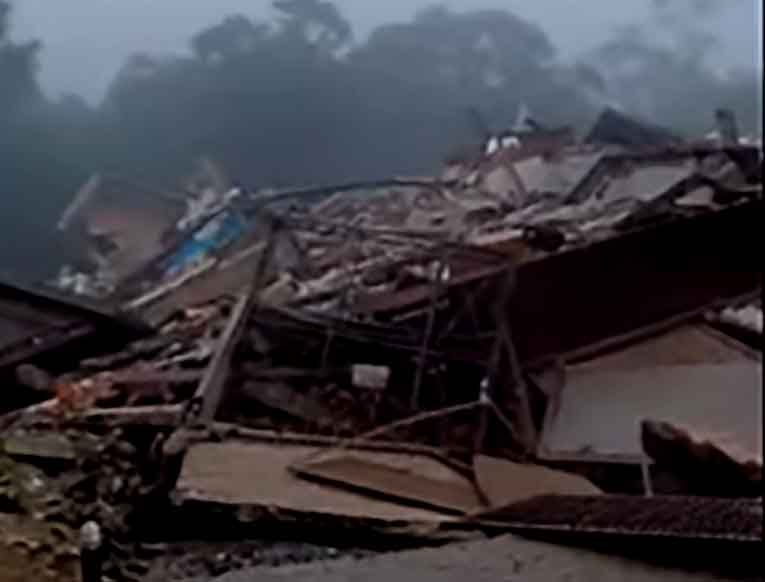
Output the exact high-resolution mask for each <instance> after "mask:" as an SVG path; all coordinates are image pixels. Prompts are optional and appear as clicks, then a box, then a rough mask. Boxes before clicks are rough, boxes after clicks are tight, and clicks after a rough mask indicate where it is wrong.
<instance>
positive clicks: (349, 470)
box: [0, 111, 762, 579]
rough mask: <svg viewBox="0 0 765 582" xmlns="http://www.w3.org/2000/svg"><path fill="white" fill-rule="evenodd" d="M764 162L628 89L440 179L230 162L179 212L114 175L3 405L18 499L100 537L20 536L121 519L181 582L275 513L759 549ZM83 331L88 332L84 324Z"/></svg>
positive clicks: (125, 571)
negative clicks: (263, 179) (641, 111)
mask: <svg viewBox="0 0 765 582" xmlns="http://www.w3.org/2000/svg"><path fill="white" fill-rule="evenodd" d="M761 168H762V154H761V151H760V150H758V149H757V148H755V147H752V146H747V145H741V144H731V143H724V144H710V143H694V144H690V143H685V142H682V141H680V140H678V139H677V138H675V137H674V136H672V135H671V134H669V133H668V132H663V131H661V130H660V128H654V127H645V126H643V125H641V124H640V123H639V122H635V121H634V120H630V119H628V118H624V116H621V115H620V114H615V113H614V112H610V111H607V112H605V113H604V115H603V117H601V119H600V120H599V121H598V123H597V124H596V126H595V127H594V128H593V131H592V132H591V133H590V135H589V137H588V139H587V140H586V141H585V143H579V142H577V141H576V140H575V139H574V136H573V134H572V132H570V130H567V129H566V128H563V129H553V130H548V129H532V130H527V131H521V132H518V131H515V132H508V133H506V134H503V135H499V136H494V137H491V138H490V140H489V143H487V144H486V147H484V148H482V149H481V151H480V152H478V153H476V155H475V156H473V157H472V158H470V159H463V160H459V161H456V160H455V161H452V162H451V163H450V164H449V165H448V166H447V167H446V168H445V170H444V173H443V174H442V175H441V176H440V177H438V178H432V179H422V178H420V179H404V178H399V179H391V180H386V181H379V182H368V183H353V184H343V185H338V186H331V187H317V188H305V189H300V190H289V191H257V192H249V191H247V190H246V189H244V188H239V187H234V186H232V185H231V184H230V183H228V182H227V181H226V180H225V179H224V178H223V177H222V176H221V174H220V172H217V171H216V170H215V168H214V166H213V165H211V164H210V163H209V162H205V164H203V171H202V173H201V177H199V176H197V177H195V180H194V183H193V184H187V185H186V187H185V191H187V192H188V195H187V197H186V198H184V199H182V200H183V202H182V203H181V202H179V199H178V197H177V196H165V197H160V198H161V199H160V200H152V201H146V202H143V201H139V200H138V199H137V198H133V199H132V200H130V201H129V202H124V201H120V197H119V196H116V194H115V193H114V190H113V189H110V187H107V186H105V185H104V182H105V181H104V179H102V178H100V177H97V176H96V177H94V178H92V179H91V180H90V181H89V182H88V183H87V184H86V185H85V186H84V187H83V189H82V190H81V191H80V192H79V193H78V194H77V196H75V199H74V201H73V203H72V205H70V207H69V208H68V209H67V211H66V212H65V213H64V216H62V219H61V223H60V228H62V229H70V228H74V229H77V230H78V231H79V232H80V233H84V235H85V236H86V237H87V238H88V241H89V244H90V247H89V251H88V253H89V255H90V256H91V258H92V260H91V261H90V266H89V267H87V268H77V267H78V266H67V267H66V268H62V273H61V276H60V277H59V278H58V280H57V281H54V282H53V283H52V286H53V287H55V288H56V295H55V302H56V303H55V307H56V309H57V310H59V311H61V312H63V313H64V314H66V317H65V318H63V319H65V320H66V322H65V323H61V321H60V320H61V319H62V318H61V317H60V316H54V315H51V316H50V317H49V318H43V319H44V320H45V321H43V324H42V325H41V324H38V323H36V322H35V323H34V324H31V322H30V321H29V320H28V319H25V318H24V317H21V316H20V314H21V313H22V311H20V308H19V307H18V306H17V305H16V303H13V302H12V300H13V301H16V302H18V301H19V299H18V298H19V297H21V300H22V301H23V302H27V303H28V302H29V301H31V299H32V294H31V293H28V292H27V291H26V290H23V289H19V288H17V287H13V286H8V287H7V288H6V286H3V287H2V290H3V293H4V297H3V302H4V304H6V305H8V306H9V308H8V309H4V310H3V313H2V314H0V315H2V317H3V320H2V324H3V327H2V329H3V330H5V329H6V327H7V328H8V329H10V330H17V329H22V330H23V331H24V333H23V334H21V336H19V337H15V336H13V334H11V335H10V336H9V338H10V340H9V341H8V342H5V340H4V343H3V346H2V350H3V351H2V353H3V358H2V360H0V364H1V365H0V372H2V373H3V374H5V377H7V378H8V379H9V380H8V385H9V386H11V385H12V386H13V390H14V391H16V392H18V393H19V394H22V395H24V398H21V399H11V400H9V401H8V402H7V403H6V402H3V403H2V406H3V407H4V414H3V415H1V416H0V430H2V434H3V435H4V436H3V447H4V451H5V458H7V463H8V464H9V467H11V468H12V469H9V470H8V475H12V477H11V478H6V481H8V483H7V484H6V485H3V490H2V491H0V507H4V506H5V505H8V506H9V507H11V508H12V511H11V512H10V514H12V515H14V516H16V517H15V518H14V519H17V520H18V521H19V522H20V523H24V524H25V525H24V527H27V526H28V524H29V523H32V522H39V523H37V526H40V523H42V526H41V527H42V531H44V532H45V533H44V534H40V535H44V537H45V536H47V537H50V536H52V535H58V534H56V533H55V531H58V530H62V531H64V533H65V534H66V535H64V534H60V535H62V536H63V537H64V539H65V541H66V543H65V544H63V545H64V546H66V547H69V546H72V547H71V548H70V549H69V551H68V553H67V552H66V551H61V552H60V554H59V553H56V552H52V554H51V551H48V550H44V549H43V550H40V544H42V542H39V541H35V540H36V538H35V537H34V536H29V535H23V536H21V535H16V536H13V537H12V539H10V540H8V539H6V540H0V541H4V543H6V544H7V545H8V546H9V547H10V548H11V551H20V552H22V553H23V552H26V553H27V554H28V555H32V556H36V555H38V554H39V553H40V552H42V553H46V552H47V553H48V554H51V555H48V556H47V558H48V559H49V561H48V562H44V561H43V562H41V563H42V564H43V566H41V568H42V570H41V572H42V571H44V570H45V569H46V568H47V569H48V570H50V569H52V568H60V567H61V568H63V567H64V566H61V563H63V564H66V565H67V566H66V567H69V568H70V569H71V567H72V565H71V562H72V561H73V560H74V559H75V558H76V557H77V554H76V551H75V549H76V548H75V547H74V546H76V541H75V536H74V534H73V532H75V531H76V529H77V528H79V527H80V526H81V525H82V524H83V523H85V522H86V521H93V522H96V523H98V524H99V525H100V527H102V528H104V529H105V530H106V531H107V532H108V534H109V536H110V538H111V540H112V542H111V546H110V547H111V551H110V552H109V556H108V559H107V560H106V563H105V568H106V570H107V573H108V575H109V576H110V577H111V578H113V579H131V576H132V577H133V578H135V579H141V577H143V576H150V577H151V576H154V579H179V578H177V577H178V576H181V574H183V575H188V574H189V572H182V573H178V572H171V570H172V566H171V562H172V561H173V560H172V559H170V557H169V556H168V553H167V551H166V550H163V549H157V548H156V542H157V540H158V539H162V540H164V541H165V543H168V540H169V541H170V542H172V543H175V544H178V545H180V546H182V547H186V546H183V544H184V543H189V542H190V541H193V540H195V539H209V538H211V537H225V535H226V534H225V532H226V531H232V532H233V531H235V532H237V533H236V536H240V537H241V536H242V535H244V536H250V537H253V536H258V535H260V534H259V533H257V532H260V531H262V529H259V528H262V526H263V524H271V526H273V527H276V525H275V524H279V528H280V531H285V528H286V531H288V532H290V533H288V534H287V536H288V537H289V536H291V535H292V536H295V535H298V534H297V533H296V532H297V531H300V532H301V533H300V534H299V535H300V536H305V535H308V534H307V533H306V532H309V531H314V532H316V531H319V530H320V531H322V532H324V533H323V534H322V535H323V536H325V537H326V536H327V535H329V534H328V533H327V532H330V531H331V532H333V533H332V535H334V536H337V538H338V539H340V538H343V537H344V536H346V537H347V536H348V535H351V536H352V537H353V538H354V539H355V540H361V539H363V538H365V537H366V538H369V539H370V540H371V539H378V538H379V537H380V536H382V537H384V538H386V539H387V540H394V539H395V540H397V542H396V543H405V542H403V541H402V540H408V542H406V543H413V542H412V540H413V539H417V540H420V541H419V542H418V543H423V542H422V540H423V539H427V540H429V543H434V540H440V541H444V540H449V539H454V537H455V536H457V537H459V536H464V535H466V533H467V532H470V531H482V532H507V531H512V532H516V533H522V534H524V535H535V533H536V534H538V533H539V531H540V530H545V531H547V532H548V533H550V532H552V533H556V534H560V535H563V534H565V536H567V537H568V538H570V539H573V541H575V542H581V541H582V540H587V539H590V538H591V537H593V536H595V537H597V536H600V537H603V536H606V537H608V536H609V535H611V536H615V537H617V538H619V539H626V540H628V541H629V540H632V542H630V543H635V544H639V543H643V542H644V541H645V540H646V539H648V540H649V541H652V542H656V540H657V539H659V538H662V537H664V538H669V539H673V540H676V541H678V540H679V541H682V542H683V543H687V544H689V545H690V547H696V546H694V544H698V543H701V542H700V540H705V542H704V543H712V544H713V543H715V540H717V542H718V543H719V544H721V545H725V546H726V547H728V546H730V547H732V548H734V549H735V551H737V552H738V551H740V552H741V555H742V556H743V557H744V558H746V559H750V558H751V554H752V552H753V548H754V547H759V546H758V545H757V546H755V542H759V541H760V540H761V536H762V533H761V526H760V528H759V529H758V528H757V527H756V525H754V524H750V523H749V521H751V520H747V519H744V518H742V517H741V515H744V514H746V515H750V513H751V511H750V509H746V508H745V509H741V507H742V505H741V504H742V498H743V499H744V500H746V501H745V503H748V504H749V505H747V506H746V507H747V508H749V507H750V505H751V504H752V503H754V504H755V506H756V504H757V501H756V498H758V497H759V496H760V492H759V491H760V490H759V487H760V486H761V480H762V475H761V471H762V469H761V467H762V448H761V418H760V402H761V371H760V370H761V358H760V354H759V350H758V348H759V342H760V341H761V338H762V311H761V303H760V298H759V295H760V292H761V279H760V269H759V266H758V264H757V263H758V261H757V260H756V252H757V251H756V250H755V249H756V248H758V245H756V240H755V239H756V237H757V232H758V216H759V213H760V212H761V211H762V182H761ZM115 196H116V198H115ZM126 205H127V206H129V207H130V208H129V210H130V211H129V212H128V211H127V210H125V208H127V206H126ZM160 207H161V210H160ZM149 215H151V220H148V219H147V218H146V217H147V216H149ZM115 216H116V217H118V218H119V220H113V219H112V217H115ZM131 221H133V222H131ZM72 225H77V226H72ZM137 225H138V226H137ZM147 229H148V230H147ZM149 231H150V232H149ZM50 287H51V284H49V285H48V288H49V289H50ZM6 291H7V292H8V294H7V295H6ZM36 293H37V292H36ZM51 293H52V291H51ZM63 293H68V294H69V296H68V298H66V297H62V294H63ZM11 295H13V297H11ZM38 295H39V293H38ZM49 295H50V293H49V294H48V296H46V298H45V300H46V301H48V303H46V306H47V307H46V309H52V307H51V306H50V305H52V304H51V303H50V302H51V301H54V299H52V298H51V297H50V296H49ZM6 297H8V299H7V303H6ZM75 297H76V298H77V299H76V300H75ZM38 300H42V299H40V298H39V297H38V298H37V299H35V301H38ZM83 302H87V305H88V306H89V307H88V308H86V307H84V306H83V305H82V303H83ZM33 305H34V304H33ZM93 305H97V306H98V307H93ZM105 306H108V310H107V309H106V307H105ZM40 313H46V312H44V311H40ZM6 320H7V322H6ZM73 321H75V322H78V323H77V324H73V323H71V322H73ZM80 322H81V323H80ZM77 325H81V326H83V327H82V330H81V331H80V335H81V336H83V337H86V338H89V340H90V342H89V343H84V344H83V343H82V342H80V343H81V345H80V346H79V347H77V346H75V345H74V344H73V343H71V341H70V340H73V339H74V338H73V337H72V338H70V337H69V336H64V337H63V338H61V333H63V332H62V331H61V330H62V329H63V328H65V329H71V327H72V326H74V328H75V329H78V328H77ZM66 326H69V327H66ZM84 330H87V333H85V331H84ZM13 333H14V334H15V333H16V331H14V332H13ZM5 336H6V334H5V331H4V332H3V337H4V338H5ZM49 337H54V338H57V339H56V340H55V341H53V340H49V339H48V338H49ZM77 337H80V336H77ZM19 338H20V339H19ZM107 339H108V340H109V341H106V340H107ZM30 344H31V345H34V346H35V348H36V349H38V352H37V353H36V355H35V358H32V357H31V356H30V353H29V352H28V351H25V349H26V348H25V346H28V345H30ZM75 347H77V349H76V350H75V349H74V348H75ZM42 356H44V357H42ZM51 464H53V465H55V466H56V467H57V470H56V471H55V472H51V471H50V470H48V471H47V472H45V473H43V472H40V469H37V468H36V469H35V470H34V471H35V472H33V473H31V474H32V475H33V476H31V477H30V474H29V473H28V471H29V470H31V469H28V467H38V466H43V467H45V468H46V469H49V466H50V465H51ZM61 466H63V467H65V470H63V471H62V470H61V468H60V467H61ZM94 466H102V467H108V470H105V471H103V474H102V475H100V476H95V475H93V467H94ZM30 483H35V484H37V486H36V487H31V488H32V491H30ZM40 484H44V485H40ZM43 490H44V493H46V494H47V495H44V494H43ZM51 491H53V492H54V495H53V498H51V495H50V492H51ZM625 496H628V497H625ZM752 499H754V501H752ZM633 504H637V505H634V507H638V506H639V507H640V508H641V509H640V512H641V515H645V516H646V517H645V519H644V521H642V522H639V520H638V521H635V522H634V523H633V522H632V521H630V519H629V518H628V515H629V513H630V512H631V511H632V510H630V509H629V508H630V507H633ZM620 506H623V507H625V509H624V511H623V512H619V511H617V509H616V508H618V507H620ZM689 507H695V508H697V509H698V511H695V514H696V518H687V519H685V518H684V519H679V518H678V519H677V520H676V521H675V522H673V521H671V520H667V519H663V520H662V519H660V518H659V517H657V516H661V515H665V516H666V515H682V514H684V513H687V508H689ZM758 507H759V510H758V511H759V512H760V514H761V501H760V503H759V506H758ZM0 511H3V510H2V509H0ZM721 511H722V512H723V513H724V514H725V515H726V516H728V517H726V518H725V519H722V518H721V519H719V520H711V519H709V518H708V516H709V515H711V514H719V513H720V512H721ZM737 511H738V513H737ZM742 512H743V513H742ZM747 512H750V513H747ZM584 514H586V515H587V516H589V517H588V518H587V519H581V515H584ZM158 515H163V516H167V519H164V520H162V521H163V524H162V527H159V525H158V523H157V516H158ZM35 516H37V517H35ZM577 516H580V517H577ZM705 516H707V517H705ZM200 523H204V524H205V526H204V527H200ZM209 524H216V525H215V527H216V528H217V529H218V532H217V533H216V534H214V535H213V534H211V533H210V531H209V529H210V527H211V526H210V525H209ZM54 526H55V527H54ZM29 527H31V526H29ZM50 530H54V531H50ZM242 532H245V533H242ZM348 532H352V533H351V534H349V533H348ZM609 532H611V533H609ZM614 532H615V533H614ZM232 535H233V534H232ZM47 537H46V539H47ZM320 537H321V536H320ZM30 538H31V539H32V542H30V543H32V546H33V547H35V548H37V550H30V549H29V547H28V546H29V544H28V541H29V539H30ZM25 540H26V541H25ZM635 540H638V541H635ZM640 540H642V541H640ZM710 540H712V541H711V542H710ZM45 543H47V542H45ZM359 543H360V542H359ZM370 543H372V545H374V543H380V542H379V541H378V542H370ZM386 543H391V544H393V543H394V542H392V541H389V542H386ZM43 545H44V544H43ZM164 547H166V546H163V548H164ZM35 552H37V554H36V553H35ZM691 553H693V552H691ZM226 556H227V557H226V559H225V560H224V562H226V565H225V567H224V566H221V565H220V564H219V565H218V566H219V567H221V568H223V569H224V570H225V569H226V568H228V569H233V568H237V567H243V566H247V565H248V564H250V563H251V562H252V560H250V561H249V562H248V561H247V560H246V559H244V558H242V559H241V560H240V559H239V558H237V557H236V552H235V551H234V552H230V553H227V554H226ZM743 561H744V562H745V561H746V560H743ZM173 577H175V578H173ZM62 579H64V578H62Z"/></svg>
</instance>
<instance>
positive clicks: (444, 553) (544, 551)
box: [195, 536, 741, 582]
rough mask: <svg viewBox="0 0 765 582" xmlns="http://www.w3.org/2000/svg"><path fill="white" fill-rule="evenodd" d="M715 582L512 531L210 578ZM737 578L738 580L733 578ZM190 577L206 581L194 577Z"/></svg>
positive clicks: (224, 581)
mask: <svg viewBox="0 0 765 582" xmlns="http://www.w3.org/2000/svg"><path fill="white" fill-rule="evenodd" d="M391 580H394V581H396V582H463V581H464V580H469V581H470V582H497V581H500V580H501V581H504V582H591V581H593V580H608V581H609V582H720V581H723V580H734V579H733V578H722V577H719V576H715V575H712V574H707V573H690V572H685V571H678V570H670V569H665V568H659V567H656V566H651V565H648V564H645V563H642V562H635V561H631V560H627V559H624V558H619V557H614V556H607V555H603V554H597V553H593V552H589V551H585V550H579V549H572V548H565V547H561V546H556V545H550V544H545V543H539V542H533V541H528V540H524V539H521V538H518V537H515V536H503V537H499V538H496V539H494V540H486V541H477V542H470V543H464V544H457V545H452V546H446V547H442V548H437V549H425V550H414V551H408V552H401V553H397V554H385V555H380V556H375V557H371V558H367V559H363V560H353V559H340V560H336V561H330V562H321V563H315V564H309V565H303V566H285V567H280V568H257V569H253V570H249V571H243V572H238V573H230V574H227V575H224V576H222V577H220V578H216V579H215V581H214V582H287V581H289V582H390V581H391ZM738 580H741V579H738ZM195 582H208V581H206V580H205V581H202V580H198V581H195Z"/></svg>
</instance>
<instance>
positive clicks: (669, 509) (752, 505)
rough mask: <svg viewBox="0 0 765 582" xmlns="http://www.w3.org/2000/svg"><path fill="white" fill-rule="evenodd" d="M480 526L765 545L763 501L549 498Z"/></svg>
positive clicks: (492, 515)
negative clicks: (491, 524)
mask: <svg viewBox="0 0 765 582" xmlns="http://www.w3.org/2000/svg"><path fill="white" fill-rule="evenodd" d="M477 519H479V520H480V521H487V522H493V523H495V524H504V527H505V528H507V529H508V530H511V531H516V532H519V533H521V532H522V533H532V532H536V533H539V532H543V531H546V532H553V531H558V532H561V533H570V534H575V535H576V534H578V535H579V536H580V537H583V536H586V535H587V534H604V535H608V536H612V537H627V538H637V537H660V538H664V539H667V538H670V539H676V540H677V539H691V540H704V539H706V540H720V541H725V540H727V541H738V542H742V543H746V542H749V543H757V544H758V545H759V544H761V543H762V500H742V499H717V498H709V497H638V496H625V495H600V496H595V497H584V496H580V495H545V496H540V497H535V498H533V499H529V500H527V501H523V502H520V503H515V504H512V505H509V506H507V507H505V508H502V509H498V510H491V511H488V512H486V513H485V514H483V515H482V516H480V517H478V518H477Z"/></svg>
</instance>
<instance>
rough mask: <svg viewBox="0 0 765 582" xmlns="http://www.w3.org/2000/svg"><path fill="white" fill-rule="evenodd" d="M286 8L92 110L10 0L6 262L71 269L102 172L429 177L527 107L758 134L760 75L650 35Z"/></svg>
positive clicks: (151, 59)
mask: <svg viewBox="0 0 765 582" xmlns="http://www.w3.org/2000/svg"><path fill="white" fill-rule="evenodd" d="M273 5H274V8H275V10H276V13H277V16H276V18H274V19H273V20H269V21H261V20H256V19H252V18H250V17H248V16H246V15H241V14H238V15H237V14H235V15H228V16H224V17H222V18H221V21H220V22H219V23H217V24H214V25H212V26H210V27H208V28H206V29H204V30H201V31H199V32H198V33H197V34H196V35H195V36H194V37H193V38H192V39H190V42H189V49H190V50H189V52H188V53H187V54H185V55H171V56H161V55H152V54H145V53H143V54H141V53H137V54H135V55H134V56H133V57H131V58H130V59H128V60H127V62H125V63H124V65H123V67H122V68H121V69H120V70H119V71H117V72H116V74H115V77H114V80H113V83H112V84H111V87H110V88H109V91H108V92H107V95H106V97H105V98H104V100H103V102H102V103H100V104H99V105H98V106H97V107H91V106H89V105H88V104H87V103H86V102H84V101H83V100H82V99H81V98H79V97H77V96H75V95H69V96H66V97H63V98H61V99H58V100H51V99H50V98H46V97H45V96H44V95H43V94H42V92H41V90H40V88H39V86H38V83H37V57H38V55H39V52H40V51H41V50H44V47H43V46H42V45H41V44H40V43H39V42H35V41H32V42H26V43H19V42H14V41H12V40H11V37H10V31H11V24H12V23H11V16H12V14H11V9H10V5H9V3H8V2H7V0H0V228H1V229H2V236H3V237H4V239H3V244H1V245H0V248H1V249H2V250H0V270H9V269H14V268H23V269H25V270H26V271H27V272H28V274H30V276H33V277H38V276H40V274H41V273H47V272H48V271H49V270H50V268H51V267H53V266H55V265H56V264H58V261H59V260H60V256H58V255H57V254H56V253H54V252H51V249H57V247H56V246H55V245H53V244H52V242H51V241H52V240H53V238H52V237H53V225H54V224H55V221H56V218H57V216H58V213H59V212H60V210H61V209H62V208H63V206H64V205H65V204H66V203H67V201H68V199H69V197H70V196H71V195H72V193H73V192H74V191H75V190H76V189H77V188H78V187H79V185H80V184H81V183H82V182H83V181H84V180H85V179H87V177H88V175H89V174H90V173H91V172H95V171H100V172H107V173H109V172H110V173H116V174H120V175H123V176H128V177H139V178H141V179H142V180H144V181H146V182H153V183H155V184H158V185H162V184H173V183H176V182H177V181H178V180H179V179H180V178H181V177H182V176H184V175H186V174H188V173H189V172H190V171H191V169H192V167H193V164H194V162H195V161H196V160H197V159H199V157H200V156H210V157H212V158H214V159H216V160H217V161H218V162H219V163H220V164H221V165H222V166H223V167H224V168H225V169H226V171H227V173H228V174H229V175H230V176H231V177H232V178H234V179H236V180H237V181H238V182H241V183H243V184H245V185H248V186H251V187H258V186H277V187H279V186H288V185H305V184H311V183H326V182H336V181H342V180H347V179H363V178H378V177H387V176H391V175H419V174H426V175H428V174H432V173H433V172H434V171H436V170H437V169H438V167H439V164H440V163H441V161H442V160H443V158H444V157H445V156H446V155H447V154H449V153H450V152H452V151H453V150H454V149H455V148H456V147H458V146H460V145H464V144H466V143H470V142H472V141H474V140H476V139H477V138H478V137H479V136H478V135H477V131H476V125H475V122H476V120H477V119H479V118H480V120H481V121H480V123H481V124H483V125H486V126H488V127H489V128H491V129H492V130H501V129H505V128H506V127H508V126H509V125H511V124H512V122H513V120H514V118H515V115H516V112H517V110H518V108H519V107H520V106H521V105H522V104H526V105H528V106H529V107H530V108H531V109H532V111H533V113H534V115H535V117H537V118H538V119H540V120H543V121H545V122H547V123H548V124H550V125H557V124H572V125H574V126H575V127H577V128H579V129H585V128H586V126H587V125H588V124H589V123H590V122H591V121H592V120H593V119H594V117H595V116H596V115H597V113H598V112H599V110H600V109H601V108H602V107H603V106H604V105H606V104H609V105H613V104H614V103H616V104H618V105H620V106H621V107H623V108H624V109H625V110H627V111H634V112H637V113H639V114H641V115H642V116H643V117H650V118H653V119H654V120H655V121H656V122H657V123H659V124H663V125H667V126H669V127H673V128H675V129H677V130H679V131H686V132H694V133H700V132H702V131H704V130H705V129H707V130H708V127H709V125H710V121H711V116H712V112H713V110H714V109H716V108H717V107H721V106H724V107H728V108H731V109H733V110H734V111H736V113H737V114H738V116H739V120H740V124H741V125H742V127H744V128H755V127H758V126H759V123H758V122H759V117H758V115H759V109H758V105H757V104H758V101H759V94H758V79H757V73H756V72H738V73H735V72H734V73H731V74H730V75H729V76H728V77H726V78H722V77H720V76H716V75H715V74H712V73H711V72H710V70H709V68H708V67H707V65H706V62H705V58H704V55H703V54H701V53H699V52H698V51H697V52H695V53H694V52H693V51H677V50H674V51H673V50H672V49H671V48H662V47H659V46H654V45H652V44H651V43H649V42H647V41H646V40H645V38H644V37H643V36H642V35H641V34H640V31H639V30H637V31H636V30H633V31H631V32H629V31H621V32H619V33H618V34H616V35H614V36H613V38H612V39H611V40H610V41H609V42H608V43H607V44H606V45H604V46H603V47H601V49H600V50H598V51H594V52H593V54H592V55H590V56H589V58H587V59H584V60H582V61H581V62H574V63H571V62H568V61H564V60H563V59H561V58H560V57H559V55H558V54H557V51H556V48H555V46H554V45H553V43H552V42H551V40H550V39H549V38H548V37H547V35H546V34H545V33H544V32H543V31H542V30H541V29H540V28H539V27H538V26H537V25H535V24H534V23H531V22H528V21H526V20H523V19H521V18H519V17H518V16H516V15H514V14H512V13H510V12H507V11H503V10H474V11H467V12H455V11H453V10H450V9H448V8H445V7H441V6H434V7H431V8H429V9H426V10H423V11H421V12H420V13H419V14H418V15H417V16H416V17H415V18H413V19H412V20H411V21H409V22H396V23H388V24H383V25H381V26H379V27H378V28H376V29H375V30H373V31H372V32H371V33H370V34H369V35H368V37H367V38H365V39H357V38H355V36H354V33H353V30H352V28H351V25H350V24H349V22H348V21H347V20H346V19H345V17H344V16H343V15H342V14H341V13H340V11H339V10H338V9H337V8H336V6H335V5H334V4H332V3H331V2H330V1H328V0H276V1H275V2H274V3H273ZM689 38H691V37H689ZM691 41H693V42H695V43H696V45H698V44H699V42H700V41H699V39H698V38H696V39H695V40H694V39H692V38H691V40H690V41H688V43H686V44H687V45H688V46H690V44H692V42H691Z"/></svg>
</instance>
